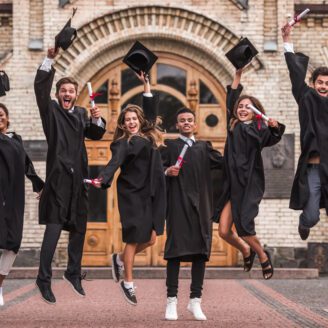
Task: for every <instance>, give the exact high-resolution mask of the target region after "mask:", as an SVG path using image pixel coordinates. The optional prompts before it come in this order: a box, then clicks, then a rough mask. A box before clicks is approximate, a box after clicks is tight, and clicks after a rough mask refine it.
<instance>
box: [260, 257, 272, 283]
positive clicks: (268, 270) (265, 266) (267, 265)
mask: <svg viewBox="0 0 328 328" xmlns="http://www.w3.org/2000/svg"><path fill="white" fill-rule="evenodd" d="M264 252H265V254H266V256H267V257H268V259H267V260H266V261H265V262H263V263H261V267H262V274H263V278H264V279H265V280H269V279H271V278H272V276H273V271H274V270H273V265H272V262H271V256H270V254H269V252H268V251H264Z"/></svg>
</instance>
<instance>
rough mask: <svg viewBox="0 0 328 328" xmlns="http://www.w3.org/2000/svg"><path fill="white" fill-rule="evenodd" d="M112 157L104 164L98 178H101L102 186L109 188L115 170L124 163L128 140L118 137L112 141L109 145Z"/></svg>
mask: <svg viewBox="0 0 328 328" xmlns="http://www.w3.org/2000/svg"><path fill="white" fill-rule="evenodd" d="M110 150H111V153H112V158H111V159H110V161H109V162H108V164H107V165H106V167H105V168H104V169H103V170H102V171H101V172H100V174H99V177H98V178H99V179H102V183H101V185H102V188H103V189H106V188H109V187H110V186H111V184H112V181H113V179H114V175H115V172H116V171H117V170H118V169H119V168H120V166H121V165H122V164H123V163H124V161H125V159H126V157H127V153H128V141H127V140H126V139H120V140H117V141H114V142H112V144H111V145H110Z"/></svg>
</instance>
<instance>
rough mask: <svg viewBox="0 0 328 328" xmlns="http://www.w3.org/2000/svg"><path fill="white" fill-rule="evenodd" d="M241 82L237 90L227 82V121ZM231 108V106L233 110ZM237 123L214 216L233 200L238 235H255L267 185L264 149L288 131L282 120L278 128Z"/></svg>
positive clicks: (227, 148)
mask: <svg viewBox="0 0 328 328" xmlns="http://www.w3.org/2000/svg"><path fill="white" fill-rule="evenodd" d="M241 91H242V86H241V85H239V87H238V89H236V90H234V89H231V87H230V86H228V93H227V120H228V121H227V122H229V121H230V118H231V112H232V108H233V107H234V104H235V102H236V101H237V99H238V98H239V95H240V93H241ZM230 109H231V110H230ZM257 125H258V124H257V122H251V123H250V124H246V123H240V122H239V123H237V124H236V125H235V127H234V129H233V131H230V128H229V126H228V136H227V141H226V145H225V150H224V173H223V181H224V182H223V183H224V186H223V192H222V194H221V196H220V197H219V199H218V200H217V202H216V211H215V214H214V216H213V219H214V221H215V222H219V219H220V215H221V212H222V210H223V208H224V206H225V204H226V203H227V202H228V201H229V200H230V201H231V208H232V217H233V221H234V224H235V226H236V230H237V232H238V235H239V236H251V235H255V234H256V233H255V225H254V219H255V217H256V216H257V214H258V210H259V204H260V202H261V200H262V198H263V194H264V189H265V179H264V169H263V162H262V156H261V151H262V149H263V148H264V147H269V146H272V145H275V144H276V143H278V142H279V141H280V139H281V136H282V134H283V133H284V131H285V126H284V125H282V124H280V123H279V127H278V128H270V127H267V125H266V124H264V123H263V122H261V128H260V129H258V126H257Z"/></svg>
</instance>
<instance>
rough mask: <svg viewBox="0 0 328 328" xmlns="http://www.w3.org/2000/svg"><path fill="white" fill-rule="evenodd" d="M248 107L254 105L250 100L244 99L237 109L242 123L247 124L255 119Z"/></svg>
mask: <svg viewBox="0 0 328 328" xmlns="http://www.w3.org/2000/svg"><path fill="white" fill-rule="evenodd" d="M248 105H253V103H252V102H251V100H250V99H249V98H245V99H242V100H241V101H240V102H239V104H238V107H237V118H238V120H239V121H241V122H247V121H250V120H252V119H253V116H254V113H253V111H252V110H251V109H250V108H247V106H248Z"/></svg>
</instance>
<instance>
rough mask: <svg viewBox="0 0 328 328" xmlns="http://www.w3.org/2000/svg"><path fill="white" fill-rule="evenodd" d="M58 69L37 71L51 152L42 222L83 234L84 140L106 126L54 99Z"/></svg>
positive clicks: (97, 137) (95, 137)
mask: <svg viewBox="0 0 328 328" xmlns="http://www.w3.org/2000/svg"><path fill="white" fill-rule="evenodd" d="M54 74H55V70H54V69H52V70H51V71H50V72H46V71H42V70H38V71H37V74H36V77H35V82H34V88H35V95H36V100H37V104H38V107H39V111H40V116H41V120H42V126H43V131H44V133H45V136H46V139H47V143H48V152H47V168H46V182H45V186H44V190H43V192H42V196H41V199H40V205H39V223H40V224H47V223H55V224H62V225H63V229H65V230H68V231H78V232H81V233H84V232H85V231H86V224H87V205H88V202H87V190H86V187H85V185H84V183H83V178H85V177H87V174H88V158H87V152H86V148H85V144H84V139H85V138H89V139H93V140H100V139H101V138H102V136H103V135H104V133H105V131H106V130H105V129H103V128H102V127H99V126H97V125H96V124H92V122H91V119H89V118H88V115H87V110H86V109H85V108H81V107H78V106H75V108H74V112H73V113H69V112H68V111H66V110H64V109H62V108H61V107H60V106H59V104H58V103H57V102H56V101H54V100H51V98H50V92H51V87H52V83H53V79H54Z"/></svg>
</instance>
